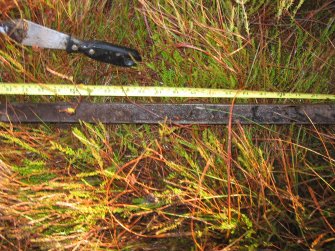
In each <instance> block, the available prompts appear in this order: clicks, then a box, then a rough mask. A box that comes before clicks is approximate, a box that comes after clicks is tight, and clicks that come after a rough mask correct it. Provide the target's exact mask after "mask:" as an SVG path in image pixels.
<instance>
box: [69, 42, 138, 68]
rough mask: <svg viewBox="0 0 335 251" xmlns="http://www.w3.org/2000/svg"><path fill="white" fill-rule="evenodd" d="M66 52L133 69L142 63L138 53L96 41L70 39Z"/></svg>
mask: <svg viewBox="0 0 335 251" xmlns="http://www.w3.org/2000/svg"><path fill="white" fill-rule="evenodd" d="M66 51H67V52H68V53H73V52H80V53H82V54H84V55H86V56H88V57H90V58H92V59H94V60H97V61H101V62H104V63H109V64H113V65H117V66H123V67H131V66H135V65H136V62H140V61H141V60H142V59H141V56H140V54H139V53H138V51H136V50H134V49H130V48H127V47H123V46H118V45H114V44H110V43H107V42H102V41H96V40H89V41H85V40H79V39H76V38H72V37H70V39H69V42H68V44H67V48H66Z"/></svg>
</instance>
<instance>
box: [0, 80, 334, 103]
mask: <svg viewBox="0 0 335 251" xmlns="http://www.w3.org/2000/svg"><path fill="white" fill-rule="evenodd" d="M0 95H29V96H34V95H46V96H47V95H49V96H101V97H127V96H128V97H170V98H177V97H179V98H243V99H247V98H263V99H310V100H312V99H313V100H335V95H332V94H308V93H286V92H265V91H246V90H229V89H210V88H183V87H155V86H101V85H82V84H80V85H67V84H42V83H0Z"/></svg>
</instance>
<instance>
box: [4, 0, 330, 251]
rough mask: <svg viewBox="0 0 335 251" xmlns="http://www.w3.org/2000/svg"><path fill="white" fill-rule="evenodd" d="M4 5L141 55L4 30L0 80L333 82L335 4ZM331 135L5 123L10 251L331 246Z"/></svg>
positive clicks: (101, 1) (296, 88)
mask: <svg viewBox="0 0 335 251" xmlns="http://www.w3.org/2000/svg"><path fill="white" fill-rule="evenodd" d="M0 10H1V11H0V19H1V20H6V19H9V18H18V17H20V16H21V17H24V18H26V19H29V20H32V21H35V22H38V23H40V24H43V25H46V26H48V27H51V28H54V29H58V30H61V31H64V32H67V33H71V34H73V35H75V36H77V37H79V38H86V39H92V38H94V39H99V40H106V41H110V42H113V43H117V44H122V45H126V46H129V47H133V48H137V49H138V50H139V51H140V53H141V54H142V55H143V59H144V60H143V63H142V64H140V65H139V66H138V67H137V68H132V69H124V68H117V67H114V66H110V65H106V64H101V63H97V62H93V61H91V60H90V59H87V58H84V57H82V56H80V55H67V54H66V53H65V52H60V51H52V50H41V49H39V48H25V47H20V46H19V45H17V44H15V43H14V42H13V41H8V40H7V39H5V38H4V37H1V38H0V81H2V82H42V83H68V84H79V83H90V84H99V85H114V84H117V85H119V84H123V85H143V86H148V85H154V86H185V87H208V88H231V89H250V90H264V91H282V92H306V93H307V92H308V93H332V94H334V91H335V70H334V68H335V40H334V38H335V36H334V32H335V19H334V16H335V3H334V1H331V0H313V1H312V0H305V1H304V0H300V1H298V0H296V1H293V0H292V1H290V0H276V1H273V0H261V1H255V0H249V1H247V0H245V1H243V0H239V1H237V0H236V1H229V0H215V1H214V0H213V1H204V0H201V1H191V0H178V1H177V0H167V1H158V0H153V1H146V0H138V1H110V0H96V1H91V0H83V1H79V0H67V1H66V0H55V1H49V0H43V1H42V0H37V1H28V0H25V1H14V0H5V1H0ZM0 101H1V102H11V101H20V102H26V101H31V102H33V101H34V102H37V101H44V102H53V101H71V102H73V103H74V104H76V103H77V102H80V101H89V102H111V101H127V99H120V98H118V99H116V98H84V99H83V100H78V99H76V98H64V97H39V98H37V97H26V96H17V97H9V96H7V97H0ZM132 101H133V102H134V101H138V102H144V101H145V102H154V101H160V102H168V101H169V102H180V101H184V102H195V101H199V100H194V99H193V100H191V99H183V100H182V99H173V100H167V99H161V100H156V99H144V98H143V99H141V98H138V99H132ZM201 101H203V102H231V100H217V99H208V100H201ZM235 102H236V103H237V102H238V103H241V102H253V103H256V102H257V103H268V102H285V103H290V102H291V101H289V100H281V101H278V100H273V101H269V100H252V99H250V100H244V101H243V100H236V101H235ZM296 102H299V101H296ZM334 144H335V130H334V128H333V127H316V126H314V125H313V124H312V123H311V125H309V126H297V125H291V126H283V127H278V126H260V125H254V126H244V127H241V126H238V125H234V126H228V127H226V126H183V127H179V126H171V125H164V124H162V125H159V126H147V125H141V126H134V125H114V126H107V125H102V124H95V125H90V124H86V123H82V124H80V125H73V126H55V125H47V124H41V125H11V124H0V172H1V174H0V189H1V190H0V192H1V196H0V245H1V250H32V249H34V250H48V249H51V250H259V249H266V250H285V249H286V250H292V249H294V248H295V249H310V250H331V249H332V248H334V246H335V235H334V233H335V220H334V219H335V217H334V214H335V212H334V208H335V194H334V191H335V186H334V182H335V180H334V171H335V169H334V168H335V162H334V158H335V157H334V156H335V148H334Z"/></svg>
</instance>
